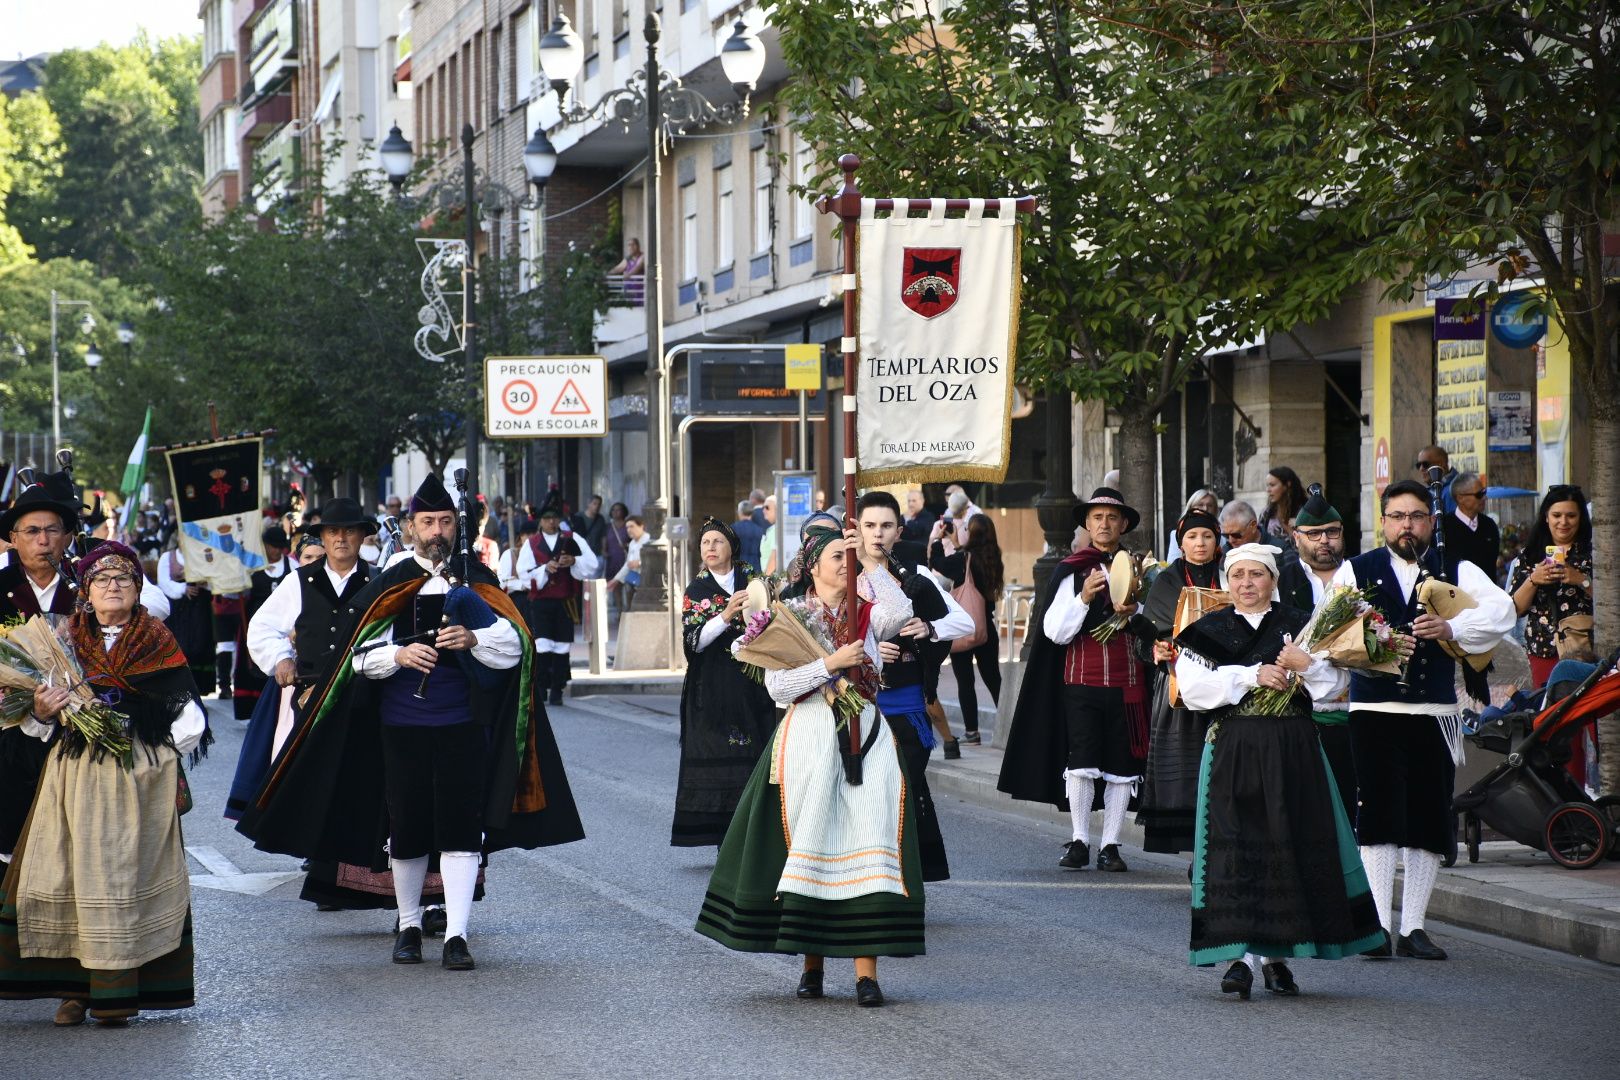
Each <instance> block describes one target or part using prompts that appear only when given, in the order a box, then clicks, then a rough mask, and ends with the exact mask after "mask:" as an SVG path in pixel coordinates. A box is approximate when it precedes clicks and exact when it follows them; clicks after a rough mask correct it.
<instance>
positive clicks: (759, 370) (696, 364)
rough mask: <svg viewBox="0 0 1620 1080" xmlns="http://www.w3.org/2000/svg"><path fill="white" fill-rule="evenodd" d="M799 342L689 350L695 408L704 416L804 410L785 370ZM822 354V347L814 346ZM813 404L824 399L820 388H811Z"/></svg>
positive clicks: (798, 347)
mask: <svg viewBox="0 0 1620 1080" xmlns="http://www.w3.org/2000/svg"><path fill="white" fill-rule="evenodd" d="M802 348H803V346H799V345H761V346H760V347H759V348H757V349H747V350H735V351H733V350H725V351H721V350H712V349H697V350H695V351H693V352H692V353H691V354H689V357H688V360H687V365H688V370H689V371H690V378H689V380H688V386H689V388H690V389H689V391H688V393H689V396H690V398H691V405H692V412H693V413H694V414H697V415H700V416H712V415H716V414H718V415H722V416H724V415H727V414H741V415H756V416H757V415H762V414H773V415H774V414H777V413H780V414H782V415H783V416H789V415H794V414H797V413H798V411H799V391H798V390H797V389H790V388H789V387H788V385H787V376H786V374H785V371H786V364H787V355H786V350H788V349H802ZM810 348H812V349H815V350H816V356H817V357H818V358H819V357H820V356H821V349H820V347H819V346H816V345H812V346H810ZM809 397H810V401H811V402H812V407H813V408H819V407H820V406H819V405H817V404H815V403H817V402H819V401H820V392H819V390H818V389H814V388H812V389H809Z"/></svg>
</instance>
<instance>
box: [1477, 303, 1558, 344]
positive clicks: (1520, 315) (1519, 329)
mask: <svg viewBox="0 0 1620 1080" xmlns="http://www.w3.org/2000/svg"><path fill="white" fill-rule="evenodd" d="M1539 302H1540V299H1539V298H1538V297H1535V296H1532V295H1531V294H1530V293H1527V292H1516V293H1509V294H1508V295H1507V296H1504V297H1502V299H1500V300H1498V301H1497V302H1496V306H1495V307H1493V308H1492V309H1491V332H1492V333H1493V334H1495V335H1496V340H1497V341H1500V342H1501V343H1502V344H1503V345H1506V346H1507V347H1508V348H1510V349H1527V348H1529V347H1530V346H1532V345H1534V344H1535V343H1536V342H1538V341H1540V340H1541V339H1542V338H1543V337H1545V336H1546V334H1547V309H1546V307H1545V306H1542V307H1540V308H1538V309H1537V310H1535V311H1534V312H1531V310H1530V308H1531V306H1532V305H1534V304H1537V303H1539Z"/></svg>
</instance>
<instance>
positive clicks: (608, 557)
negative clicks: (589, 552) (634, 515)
mask: <svg viewBox="0 0 1620 1080" xmlns="http://www.w3.org/2000/svg"><path fill="white" fill-rule="evenodd" d="M629 517H630V508H629V507H628V506H626V505H624V503H622V502H616V503H614V504H613V505H612V506H610V507H608V520H607V530H606V531H605V532H604V533H603V535H602V576H603V577H604V578H606V579H607V580H609V581H612V580H613V579H614V578H615V577H617V576H618V574H619V570H620V569H621V568H622V567H623V566H624V560H625V558H626V557H627V555H628V554H629V551H630V530H629V528H628V527H627V526H626V525H625V522H626V520H627V519H628V518H629Z"/></svg>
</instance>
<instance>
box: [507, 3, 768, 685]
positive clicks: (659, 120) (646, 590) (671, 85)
mask: <svg viewBox="0 0 1620 1080" xmlns="http://www.w3.org/2000/svg"><path fill="white" fill-rule="evenodd" d="M660 29H661V28H660V24H659V20H658V16H657V15H656V14H654V13H652V12H648V13H647V20H646V22H645V23H643V24H642V36H643V37H644V38H645V39H646V42H647V64H646V67H645V68H644V69H643V71H642V73H641V78H642V84H643V85H642V87H641V89H640V90H637V89H636V88H635V87H634V86H628V87H623V88H620V89H617V90H612V91H610V92H609V93H608V94H606V95H605V96H604V97H603V98H602V100H600V101H598V102H597V103H596V104H595V105H593V106H591V107H590V108H587V109H581V108H574V109H567V108H566V107H565V101H566V98H567V94H568V89H569V87H570V86H571V85H572V84H573V81H574V77H575V76H576V75H578V74H579V71H580V68H581V67H582V66H583V64H584V62H585V49H584V44H583V42H582V41H581V40H580V37H579V35H578V34H577V33H576V32H575V31H574V28H573V27H572V26H571V25H570V24H569V21H568V16H567V15H565V14H563V13H562V12H560V11H559V12H558V14H557V17H556V19H555V20H554V21H553V22H552V24H551V30H550V31H549V32H548V33H547V34H546V36H545V37H544V38H542V39H541V41H540V48H539V50H538V51H539V54H540V67H541V70H542V71H543V72H544V73H545V75H546V77H547V79H549V80H550V82H551V86H552V89H554V90H555V91H556V92H557V107H558V111H559V112H561V114H562V119H563V122H564V123H579V122H581V121H583V120H586V119H588V118H590V117H592V116H595V115H598V114H601V115H604V116H611V117H612V118H613V119H614V120H616V121H617V122H618V123H620V124H621V125H623V126H624V128H625V129H626V130H627V131H628V130H629V128H630V126H631V124H633V123H634V122H635V121H637V120H641V119H645V120H646V124H647V187H646V199H647V235H646V239H645V240H644V241H643V246H642V250H643V252H644V260H643V266H644V267H645V270H644V288H643V289H642V297H643V300H642V302H643V304H644V305H645V313H646V327H647V329H646V333H647V502H646V505H645V506H644V507H643V508H642V512H641V516H642V519H643V521H644V522H645V524H646V526H647V533H648V539H647V541H646V543H645V544H644V545H643V547H642V549H641V585H640V587H638V588H637V589H636V596H635V600H634V601H633V602H632V604H631V609H632V610H635V611H664V610H667V609H668V608H669V606H670V604H671V599H672V596H673V591H672V588H671V584H670V575H669V565H670V552H671V545H670V543H669V537H668V535H667V532H668V530H667V529H666V528H665V523H666V520H667V517H668V512H669V506H670V501H669V500H670V486H671V485H670V478H669V471H668V470H669V458H670V454H669V447H668V445H667V441H668V437H669V436H668V431H667V427H666V425H667V424H668V422H669V417H667V416H665V415H664V410H663V409H662V408H661V407H660V402H661V401H662V400H663V383H664V380H666V379H667V378H669V375H668V373H666V372H665V371H664V365H663V360H664V319H663V298H664V296H663V265H662V263H661V262H660V257H659V249H660V246H661V245H660V244H659V242H658V238H659V205H658V195H659V180H660V178H661V177H662V175H663V165H662V158H663V144H664V142H665V141H666V140H667V139H668V138H669V137H670V136H673V135H676V134H679V133H681V132H683V131H685V130H686V129H687V128H688V127H693V126H701V125H707V124H712V123H717V122H718V123H729V122H732V121H734V120H737V119H741V118H742V117H745V116H747V115H748V99H749V95H750V94H752V93H753V91H754V88H755V86H756V85H757V84H758V82H759V78H760V76H761V75H763V74H764V71H765V47H764V45H762V44H761V43H760V41H759V38H758V37H757V36H755V34H754V33H753V31H751V30H749V29H748V27H747V26H746V25H745V24H744V23H743V21H742V20H741V19H738V20H737V22H736V24H735V26H733V28H732V33H731V37H730V38H728V39H727V41H726V43H725V45H724V46H723V47H722V48H721V50H720V65H721V67H722V69H723V70H724V71H725V74H726V78H727V79H728V80H730V82H731V84H732V89H733V90H735V91H736V93H737V95H738V97H739V98H741V101H740V102H738V103H737V104H735V105H726V106H721V107H716V106H715V105H713V104H712V103H710V102H709V101H708V100H707V99H706V98H704V97H703V95H702V94H700V93H698V92H697V91H696V90H693V89H691V88H690V87H686V86H682V85H681V83H680V80H679V79H675V78H673V77H671V76H670V75H669V74H668V73H666V72H665V71H663V70H662V67H661V66H660V64H659V61H658V40H659V37H660ZM672 647H673V646H672ZM674 662H675V658H674V656H673V655H671V657H670V665H671V666H674Z"/></svg>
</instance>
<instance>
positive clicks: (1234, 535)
mask: <svg viewBox="0 0 1620 1080" xmlns="http://www.w3.org/2000/svg"><path fill="white" fill-rule="evenodd" d="M1244 532H1248V530H1247V529H1245V530H1243V532H1223V533H1221V535H1222V536H1224V537H1226V538H1227V539H1228V540H1241V539H1243V533H1244Z"/></svg>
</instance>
